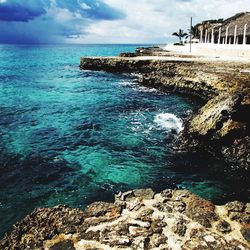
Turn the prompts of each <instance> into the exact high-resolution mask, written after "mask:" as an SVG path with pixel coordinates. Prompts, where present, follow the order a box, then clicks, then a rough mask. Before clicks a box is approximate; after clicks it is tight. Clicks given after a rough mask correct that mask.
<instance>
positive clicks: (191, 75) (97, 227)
mask: <svg viewBox="0 0 250 250" xmlns="http://www.w3.org/2000/svg"><path fill="white" fill-rule="evenodd" d="M143 51H144V50H138V51H137V52H136V54H133V53H132V54H122V55H121V56H120V57H102V58H100V57H98V58H82V59H81V65H80V68H81V69H84V70H97V71H107V72H112V73H138V74H139V78H138V81H139V83H141V84H143V85H146V86H148V87H157V88H159V89H161V90H163V91H169V92H173V93H183V94H186V95H192V96H197V97H199V98H201V99H202V100H203V101H204V103H205V104H204V106H203V107H202V108H201V109H200V110H199V111H198V112H197V113H196V114H194V115H192V117H190V118H189V119H188V120H187V122H186V124H185V128H184V130H183V131H182V133H181V134H180V136H179V137H178V141H177V142H176V145H177V146H178V148H179V149H181V150H188V151H189V150H190V151H193V150H194V151H197V150H199V149H202V150H204V149H205V150H207V151H209V152H210V153H212V154H213V155H214V156H215V157H218V158H222V159H224V161H225V162H227V163H228V166H230V167H232V168H233V169H236V171H244V173H245V177H246V178H247V179H248V180H249V170H250V168H249V166H250V151H249V148H250V133H249V131H250V130H249V117H250V98H249V97H250V91H249V90H250V89H249V88H250V63H242V62H228V61H219V60H215V61H210V60H206V59H204V58H192V57H183V56H174V57H173V55H169V56H166V54H164V56H162V55H161V51H159V50H158V49H157V50H156V52H155V49H154V50H153V51H152V50H151V49H147V50H146V52H145V54H144V52H143ZM148 55H150V57H148ZM155 55H157V57H154V56H155ZM159 55H161V56H162V57H159ZM0 249H3V250H12V249H21V250H22V249H45V250H64V249H65V250H80V249H81V250H82V249H89V250H90V249H92V250H94V249H99V250H101V249H103V250H106V249H162V250H163V249H164V250H167V249H173V250H179V249H181V250H191V249H197V250H198V249H199V250H202V249H225V250H227V249H228V250H231V249H235V250H236V249H237V250H246V249H250V203H246V204H244V203H242V202H239V201H234V202H229V203H227V204H225V205H223V206H216V205H214V204H213V203H212V202H210V201H207V200H204V199H202V198H200V197H198V196H196V195H194V194H192V193H190V192H189V191H187V190H170V189H168V190H164V191H162V192H161V193H157V194H155V193H154V191H153V190H151V189H139V190H132V191H128V192H126V193H119V194H118V195H116V197H115V201H114V203H106V202H95V203H93V204H91V205H90V206H88V207H87V209H86V210H84V211H82V210H80V209H74V208H70V207H67V206H64V205H60V206H57V207H54V208H41V209H36V210H35V211H33V212H32V213H31V214H30V215H28V216H26V217H25V218H24V219H23V220H22V221H20V222H18V223H17V224H16V225H14V228H13V230H12V232H11V233H10V234H6V235H5V237H4V238H3V239H2V240H1V241H0Z"/></svg>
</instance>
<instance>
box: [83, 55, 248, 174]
mask: <svg viewBox="0 0 250 250" xmlns="http://www.w3.org/2000/svg"><path fill="white" fill-rule="evenodd" d="M158 53H159V52H158ZM135 55H137V54H135ZM151 55H152V54H151ZM125 56H126V55H125ZM80 67H81V69H88V70H104V71H107V72H115V73H139V74H140V75H139V78H138V81H139V83H141V84H143V85H146V86H149V87H157V88H159V89H162V90H164V91H170V92H174V93H175V92H176V93H185V94H188V95H193V96H198V97H200V98H202V99H203V100H204V101H205V103H206V104H205V105H204V106H203V107H202V108H201V109H200V110H199V111H198V113H197V114H196V115H194V116H193V117H191V118H190V119H189V121H188V122H187V123H186V124H185V130H184V132H183V133H182V135H181V137H180V143H179V144H180V145H182V149H184V148H185V150H194V149H195V150H196V149H197V148H202V149H206V150H208V151H210V152H211V153H212V154H214V155H215V156H216V157H219V158H223V159H224V160H225V161H226V162H227V163H229V164H228V165H229V166H232V167H233V168H234V169H241V170H244V171H245V170H246V171H249V170H250V167H249V166H250V129H249V117H250V73H249V72H250V70H249V69H250V63H240V62H226V61H224V62H222V61H209V60H205V59H202V58H181V57H176V56H175V57H169V58H167V57H165V58H162V59H160V58H159V57H157V58H154V57H150V58H147V57H143V56H140V57H133V58H129V57H103V58H100V57H98V58H82V59H81V65H80Z"/></svg>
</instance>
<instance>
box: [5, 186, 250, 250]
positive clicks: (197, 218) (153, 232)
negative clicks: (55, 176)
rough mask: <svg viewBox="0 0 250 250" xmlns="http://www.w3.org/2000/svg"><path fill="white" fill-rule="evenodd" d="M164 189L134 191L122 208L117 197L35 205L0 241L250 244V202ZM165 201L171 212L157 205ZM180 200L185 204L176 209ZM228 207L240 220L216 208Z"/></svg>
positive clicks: (47, 245) (33, 245)
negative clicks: (136, 204) (219, 201)
mask: <svg viewBox="0 0 250 250" xmlns="http://www.w3.org/2000/svg"><path fill="white" fill-rule="evenodd" d="M164 193H165V197H164V195H163V196H162V193H161V194H155V195H153V194H152V192H151V191H149V190H145V191H143V190H140V191H139V192H134V191H133V196H132V197H133V199H128V200H127V201H126V198H125V201H123V202H125V205H124V204H123V205H124V206H123V208H121V207H120V205H118V204H117V203H116V202H115V203H114V204H112V203H106V202H95V203H93V204H92V205H90V206H88V207H87V209H86V210H85V211H81V210H79V209H73V208H69V207H67V206H57V207H55V208H51V209H49V208H44V209H36V210H35V211H34V212H33V213H31V214H30V215H28V216H27V217H26V218H24V219H23V220H22V221H21V222H19V223H17V224H16V225H15V226H14V228H13V231H12V232H11V233H10V234H9V235H6V236H5V237H4V239H2V240H1V241H0V249H1V250H14V249H15V250H17V249H18V250H27V249H45V250H55V249H62V250H64V249H66V250H67V249H69V250H81V249H89V250H90V249H92V250H93V249H103V250H104V249H115V250H122V249H136V250H137V249H159V250H160V249H162V250H163V249H169V250H170V249H187V250H190V249H199V250H200V249H207V250H208V249H223V250H224V249H228V250H229V249H230V250H231V249H250V244H249V224H246V223H244V220H245V219H244V216H246V215H249V214H247V213H246V211H247V210H246V208H247V207H248V206H246V205H244V204H243V203H239V202H231V203H229V204H227V205H226V206H219V207H216V206H215V205H214V204H212V203H211V202H209V201H206V200H204V199H202V198H200V197H198V196H196V195H193V194H191V193H190V192H187V191H185V190H171V191H168V192H164ZM170 193H171V195H169V194H170ZM127 194H128V192H127ZM130 194H131V193H130ZM145 194H146V195H145ZM121 196H122V195H121ZM124 197H127V196H126V195H125V196H124ZM143 197H147V199H144V198H143ZM150 197H151V198H150ZM166 197H167V198H166ZM136 199H137V200H138V201H140V203H141V204H143V206H141V208H140V209H139V210H135V209H134V210H130V209H129V206H128V204H129V203H131V202H132V201H133V200H136ZM166 199H167V200H166ZM166 204H168V205H169V206H172V209H171V211H170V210H168V209H163V210H159V209H158V208H159V207H163V208H164V207H165V206H166ZM180 204H186V205H185V206H186V209H185V210H175V209H174V207H175V206H177V207H179V205H180ZM215 208H216V209H215ZM227 208H228V209H229V210H230V211H231V214H232V213H238V214H239V219H238V220H237V221H234V222H232V221H231V220H230V218H229V216H228V215H227V213H226V212H225V213H223V214H221V213H218V214H217V213H216V211H227ZM235 210H236V211H241V212H233V211H235ZM231 214H230V215H231ZM216 220H217V221H216ZM232 223H234V224H232ZM235 225H238V226H235ZM208 227H209V228H208ZM230 230H231V231H230ZM229 231H230V234H226V233H229ZM241 234H242V237H241V236H240V235H241ZM227 236H230V237H227Z"/></svg>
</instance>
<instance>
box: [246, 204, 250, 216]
mask: <svg viewBox="0 0 250 250" xmlns="http://www.w3.org/2000/svg"><path fill="white" fill-rule="evenodd" d="M245 213H247V214H250V203H247V204H246V208H245Z"/></svg>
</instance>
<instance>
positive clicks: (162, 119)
mask: <svg viewBox="0 0 250 250" xmlns="http://www.w3.org/2000/svg"><path fill="white" fill-rule="evenodd" d="M154 122H155V123H156V124H157V125H158V126H160V127H161V128H164V129H166V130H167V131H171V130H175V131H176V132H177V133H179V132H181V131H182V130H183V122H182V120H181V119H180V118H178V117H177V116H176V115H174V114H170V113H161V114H158V115H157V116H156V117H155V119H154Z"/></svg>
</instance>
